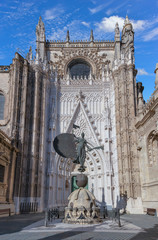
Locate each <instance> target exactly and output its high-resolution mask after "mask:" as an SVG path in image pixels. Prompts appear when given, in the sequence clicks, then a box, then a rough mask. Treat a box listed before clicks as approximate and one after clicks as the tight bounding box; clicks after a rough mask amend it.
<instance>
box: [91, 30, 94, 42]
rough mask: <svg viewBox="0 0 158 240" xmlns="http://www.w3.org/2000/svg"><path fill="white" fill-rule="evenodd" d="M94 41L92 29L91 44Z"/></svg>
mask: <svg viewBox="0 0 158 240" xmlns="http://www.w3.org/2000/svg"><path fill="white" fill-rule="evenodd" d="M93 41H94V36H93V30H92V29H91V35H90V42H93Z"/></svg>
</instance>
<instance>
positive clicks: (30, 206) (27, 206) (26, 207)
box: [20, 202, 38, 213]
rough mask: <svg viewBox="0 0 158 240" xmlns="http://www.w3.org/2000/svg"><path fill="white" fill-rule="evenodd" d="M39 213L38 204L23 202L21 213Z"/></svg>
mask: <svg viewBox="0 0 158 240" xmlns="http://www.w3.org/2000/svg"><path fill="white" fill-rule="evenodd" d="M37 211H38V202H21V203H20V213H31V212H34V213H35V212H37Z"/></svg>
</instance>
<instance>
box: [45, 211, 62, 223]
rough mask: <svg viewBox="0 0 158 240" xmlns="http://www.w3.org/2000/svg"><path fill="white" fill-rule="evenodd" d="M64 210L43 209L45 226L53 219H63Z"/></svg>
mask: <svg viewBox="0 0 158 240" xmlns="http://www.w3.org/2000/svg"><path fill="white" fill-rule="evenodd" d="M64 213H65V210H64V209H61V208H51V209H47V210H46V211H45V226H46V227H48V225H49V224H50V223H52V221H53V220H55V219H63V218H64Z"/></svg>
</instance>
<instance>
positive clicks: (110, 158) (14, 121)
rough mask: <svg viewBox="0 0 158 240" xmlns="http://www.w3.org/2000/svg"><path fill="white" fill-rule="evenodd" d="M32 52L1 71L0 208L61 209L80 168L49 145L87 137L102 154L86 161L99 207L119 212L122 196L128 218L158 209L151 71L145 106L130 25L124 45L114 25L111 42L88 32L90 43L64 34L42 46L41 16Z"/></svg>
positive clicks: (156, 100) (157, 128) (157, 97)
mask: <svg viewBox="0 0 158 240" xmlns="http://www.w3.org/2000/svg"><path fill="white" fill-rule="evenodd" d="M36 44H37V49H36V56H35V57H34V58H33V56H32V49H31V48H30V51H29V53H28V54H27V57H26V58H23V57H22V56H21V55H20V54H19V53H15V57H14V59H13V62H12V64H11V65H10V66H1V67H0V105H1V110H0V131H1V132H0V139H1V141H0V152H1V154H0V201H1V203H6V202H10V203H12V204H13V205H14V206H15V212H16V213H19V212H20V206H21V204H22V203H34V202H36V203H37V204H38V211H43V210H44V209H45V208H48V207H55V206H59V207H60V206H63V207H64V206H66V204H67V202H68V200H67V198H68V196H69V194H70V193H71V191H72V188H73V187H74V186H73V180H74V177H75V176H76V174H77V169H78V166H76V165H75V164H74V163H73V162H72V159H65V158H62V157H61V156H59V155H58V154H57V153H56V152H55V150H54V148H53V140H54V138H55V136H57V135H58V134H60V133H75V135H77V136H80V135H81V133H82V132H85V137H86V139H87V141H88V142H89V144H90V145H91V146H92V147H93V146H100V145H103V146H104V150H97V149H94V150H93V151H91V152H88V153H87V156H86V172H85V174H86V175H87V176H88V189H89V191H91V192H93V194H94V195H95V197H96V200H97V203H98V205H99V206H101V207H102V206H104V207H107V208H112V207H116V205H117V202H118V199H119V198H120V194H121V195H122V196H126V198H127V211H129V212H131V213H143V212H145V211H146V209H147V208H155V209H158V191H156V188H157V187H158V175H157V174H156V172H157V170H158V150H157V149H158V120H157V119H158V66H157V68H156V70H155V73H156V80H155V92H154V93H153V97H152V99H151V100H150V101H149V102H148V103H145V102H144V100H143V94H142V92H143V86H142V84H141V83H136V75H137V70H136V69H135V59H134V31H133V26H132V24H131V23H130V21H129V19H128V17H126V19H125V23H124V27H123V30H122V34H121V37H120V30H119V26H118V24H117V23H116V26H115V39H114V41H95V39H94V36H93V31H91V35H90V39H89V41H82V40H80V41H71V40H70V36H69V31H67V36H66V40H65V41H48V40H47V41H46V37H45V28H44V23H43V21H42V19H41V17H40V19H39V22H38V24H37V27H36ZM73 124H76V125H79V126H80V128H77V129H74V128H73ZM7 144H8V145H7ZM10 179H12V181H11V182H12V185H11V186H12V187H11V190H10V188H8V181H10ZM9 186H10V184H9ZM8 196H9V197H8Z"/></svg>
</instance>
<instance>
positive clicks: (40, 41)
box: [36, 16, 46, 62]
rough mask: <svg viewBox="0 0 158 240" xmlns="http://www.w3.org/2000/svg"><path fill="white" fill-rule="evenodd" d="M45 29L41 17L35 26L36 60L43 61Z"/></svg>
mask: <svg viewBox="0 0 158 240" xmlns="http://www.w3.org/2000/svg"><path fill="white" fill-rule="evenodd" d="M45 39H46V38H45V28H44V23H43V21H42V18H41V16H40V17H39V21H38V24H37V26H36V49H37V50H36V59H37V60H38V59H41V60H42V62H43V61H44V55H45Z"/></svg>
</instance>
